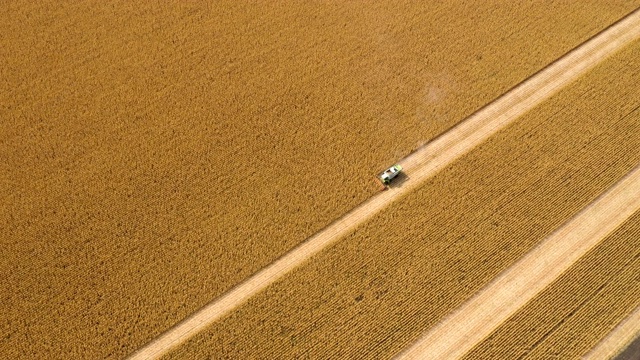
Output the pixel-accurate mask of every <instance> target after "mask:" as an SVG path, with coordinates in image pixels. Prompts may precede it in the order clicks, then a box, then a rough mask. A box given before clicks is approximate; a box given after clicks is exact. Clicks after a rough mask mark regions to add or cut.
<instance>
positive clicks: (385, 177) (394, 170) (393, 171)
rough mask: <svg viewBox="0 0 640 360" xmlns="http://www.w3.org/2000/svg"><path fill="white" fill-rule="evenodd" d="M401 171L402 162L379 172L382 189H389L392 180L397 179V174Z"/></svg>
mask: <svg viewBox="0 0 640 360" xmlns="http://www.w3.org/2000/svg"><path fill="white" fill-rule="evenodd" d="M400 172H402V166H400V164H395V165H393V166H392V167H390V168H388V169H387V170H385V171H383V172H381V173H380V174H378V180H380V183H381V184H382V186H383V189H382V190H386V189H388V188H389V184H391V181H392V180H393V179H395V178H396V176H398V175H399V174H400Z"/></svg>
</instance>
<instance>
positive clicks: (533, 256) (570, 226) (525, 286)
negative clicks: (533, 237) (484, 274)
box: [396, 166, 640, 360]
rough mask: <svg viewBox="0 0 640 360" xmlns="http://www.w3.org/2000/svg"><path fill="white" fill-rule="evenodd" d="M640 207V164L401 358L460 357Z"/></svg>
mask: <svg viewBox="0 0 640 360" xmlns="http://www.w3.org/2000/svg"><path fill="white" fill-rule="evenodd" d="M638 210H640V166H639V167H636V168H635V169H633V170H632V171H631V172H630V173H629V174H627V175H626V176H625V177H624V178H623V179H622V180H620V181H619V182H618V183H616V184H615V185H614V186H613V187H611V188H610V189H608V190H607V191H606V192H605V193H604V194H602V195H601V196H599V197H598V198H597V199H596V200H595V201H594V202H592V203H591V204H589V205H588V206H587V207H585V208H584V209H583V210H582V211H580V213H578V214H577V215H576V216H574V217H573V218H572V219H571V220H569V221H568V222H566V223H565V224H564V225H562V226H561V227H560V228H559V229H557V230H556V231H555V232H554V233H552V234H551V235H550V236H548V237H547V238H546V239H545V240H544V241H543V242H541V243H540V244H539V245H538V246H536V247H535V248H534V249H533V250H531V251H530V252H529V253H528V254H527V255H525V256H524V257H523V258H522V259H520V260H519V261H518V262H517V263H516V264H514V265H513V266H511V267H510V268H509V269H507V270H505V271H504V272H503V273H501V274H500V275H499V276H498V277H496V278H495V279H494V280H493V281H492V282H491V283H490V284H489V285H487V286H486V287H484V288H483V289H482V290H480V292H478V293H477V294H476V295H475V296H474V297H472V298H471V299H470V300H468V301H467V302H465V303H464V304H463V305H462V306H460V307H459V308H458V309H457V310H455V311H454V312H453V313H452V314H451V315H449V316H448V317H446V318H445V319H444V320H443V321H441V322H440V323H439V324H438V325H436V326H435V327H434V328H432V329H431V330H430V331H429V332H427V333H426V334H425V335H424V336H423V337H422V338H421V339H419V340H418V341H417V342H416V343H414V344H413V345H411V346H410V347H409V348H407V349H405V351H403V352H401V353H400V354H399V355H398V356H397V357H396V359H398V360H400V359H402V360H405V359H425V358H432V359H458V358H460V357H462V356H464V354H466V353H467V352H468V351H470V350H471V349H472V348H473V347H474V346H475V345H477V344H479V343H480V342H481V341H482V340H484V339H485V338H486V337H487V336H489V335H490V334H491V333H492V332H493V331H494V330H495V329H496V328H498V327H499V326H500V325H501V324H502V323H503V322H504V321H505V320H507V319H508V318H509V317H510V316H512V315H513V314H515V313H516V312H517V311H518V310H519V309H520V308H522V307H523V306H525V305H526V304H527V302H529V301H530V300H531V299H533V298H534V297H535V296H536V295H538V294H539V293H540V292H541V291H542V290H544V289H545V288H546V287H547V286H548V285H549V284H551V283H552V282H553V281H554V280H556V279H557V278H558V277H559V276H560V275H561V274H562V273H564V272H565V271H566V270H567V269H569V268H570V267H571V266H572V265H574V263H575V262H576V261H577V260H578V259H580V258H581V257H582V256H584V255H585V254H586V253H587V252H588V251H589V250H591V249H593V248H594V247H595V246H597V245H598V244H599V243H600V242H601V241H602V240H603V239H605V238H606V237H607V235H609V234H611V233H612V232H613V231H614V230H615V229H616V228H618V227H619V226H620V225H622V224H623V223H624V222H625V221H626V220H627V219H628V218H629V217H631V215H633V214H634V213H635V212H636V211H638Z"/></svg>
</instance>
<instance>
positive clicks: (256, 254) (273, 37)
mask: <svg viewBox="0 0 640 360" xmlns="http://www.w3.org/2000/svg"><path fill="white" fill-rule="evenodd" d="M636 6H637V4H635V1H622V2H619V3H617V4H616V5H615V6H612V5H611V4H610V2H597V1H594V2H583V1H581V2H580V6H575V4H573V3H571V2H566V3H565V2H556V3H552V4H536V3H529V4H525V3H513V2H511V1H504V2H492V3H484V4H483V5H482V6H478V5H473V6H470V5H469V4H468V3H463V2H460V3H450V2H445V3H443V4H441V5H436V4H430V5H429V6H428V7H425V6H424V4H419V3H414V2H404V3H402V2H401V3H398V2H386V3H380V4H377V5H370V6H368V7H362V6H361V5H353V4H352V5H349V4H344V5H341V2H336V3H315V4H306V3H304V4H302V5H300V4H289V3H279V4H263V5H258V6H249V5H247V4H245V3H241V2H237V1H229V2H224V1H223V2H218V3H217V4H216V6H213V5H211V6H207V5H206V4H202V3H194V2H189V3H187V2H181V3H166V4H162V5H157V4H152V3H147V2H141V3H137V4H135V5H133V4H132V3H131V2H128V1H122V0H120V1H112V2H109V3H104V2H99V1H88V0H85V1H73V2H62V3H61V2H53V1H48V2H47V1H40V2H33V1H13V2H11V4H8V5H7V6H2V7H1V8H0V34H2V36H0V49H2V50H1V52H2V61H3V63H2V66H0V75H1V76H0V78H1V79H2V81H0V117H1V118H2V122H1V124H0V160H1V161H0V183H2V184H3V186H2V187H0V201H1V202H2V204H3V206H2V207H1V208H0V228H2V229H3V231H2V235H3V236H2V239H1V240H0V246H2V248H3V257H2V259H0V273H1V274H2V275H3V279H5V282H4V292H3V298H2V304H3V308H2V310H3V311H2V320H1V321H0V324H1V325H0V326H1V331H2V334H3V335H4V336H3V337H2V340H0V353H2V354H3V355H5V356H7V357H11V358H19V357H20V356H25V357H30V358H51V357H56V356H57V355H59V354H65V355H66V356H67V357H70V358H104V357H109V356H112V357H122V356H124V355H125V354H128V353H130V352H131V351H133V350H135V349H136V348H138V347H139V346H141V345H142V344H144V343H146V342H147V341H148V340H149V339H151V338H153V337H155V336H156V335H157V334H158V333H160V332H162V331H164V330H165V329H167V328H169V327H170V326H172V325H173V324H175V323H176V322H177V321H179V320H181V319H183V318H184V317H186V316H187V315H189V314H191V313H192V312H193V311H195V310H196V309H198V308H200V307H201V306H202V305H204V304H205V303H207V302H208V301H210V300H211V299H213V298H215V297H216V296H218V295H219V294H221V293H223V292H224V291H226V290H227V289H229V288H230V287H231V286H233V285H234V284H236V283H237V282H238V281H240V280H242V279H244V278H245V277H246V276H248V275H250V274H252V273H254V272H255V271H256V270H257V269H259V268H261V267H262V266H264V265H265V264H268V263H270V262H272V261H273V260H274V259H275V258H277V257H278V256H279V255H280V254H282V253H283V252H284V251H286V250H288V249H290V248H291V247H293V246H294V245H296V244H298V243H299V242H301V241H303V240H304V239H306V238H307V237H308V236H309V235H311V234H313V233H315V232H316V231H317V230H319V229H320V228H322V227H323V226H325V225H326V224H328V223H329V222H330V221H331V220H333V219H335V218H336V217H338V216H340V215H341V214H343V213H344V212H345V211H347V210H349V209H351V208H352V207H353V206H354V205H356V204H358V203H359V202H361V201H362V200H363V199H365V198H366V197H367V196H369V195H370V194H371V193H372V192H373V191H374V188H373V187H372V186H370V185H369V184H370V182H371V174H373V173H375V172H376V171H377V170H379V169H380V168H383V167H384V166H385V165H388V163H391V162H393V161H395V160H396V159H397V158H400V157H402V156H404V155H406V154H407V153H409V152H410V151H411V150H412V149H413V148H415V147H416V146H418V145H419V144H421V143H423V142H424V141H427V140H429V139H431V138H432V137H433V136H435V135H437V134H438V133H440V132H442V131H443V130H445V129H447V128H448V127H450V126H451V125H453V124H454V123H456V122H457V121H459V120H460V119H462V118H464V117H465V116H466V115H468V114H469V113H470V112H472V111H474V110H475V109H477V108H478V107H480V106H482V105H484V104H485V103H486V102H487V101H488V100H491V99H493V98H495V97H497V96H498V95H499V94H501V93H503V92H504V91H505V90H506V89H508V88H510V87H511V86H513V85H514V84H515V83H517V82H519V81H521V80H523V79H525V78H526V77H528V76H529V75H531V74H532V73H534V72H535V71H537V70H539V69H540V68H542V67H543V66H545V65H546V64H548V63H549V62H550V61H552V60H554V59H556V58H558V57H560V56H561V55H562V54H564V53H565V52H566V51H568V50H569V49H570V48H572V47H574V46H576V45H578V44H580V43H581V42H582V41H584V40H586V39H588V38H589V37H590V36H592V35H594V34H595V33H597V32H598V31H600V30H602V29H603V28H605V27H606V26H608V25H609V24H611V23H613V22H614V21H615V20H617V19H619V18H621V17H622V16H623V15H625V14H627V13H628V12H630V11H631V10H633V8H634V7H636ZM470 29H473V30H474V31H469V30H470Z"/></svg>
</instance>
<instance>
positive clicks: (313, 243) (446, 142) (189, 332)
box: [129, 10, 640, 360]
mask: <svg viewBox="0 0 640 360" xmlns="http://www.w3.org/2000/svg"><path fill="white" fill-rule="evenodd" d="M639 37H640V10H636V11H634V12H633V13H631V14H629V15H628V16H626V17H625V18H623V19H622V20H620V21H618V22H617V23H615V24H614V25H612V26H610V27H609V28H607V29H606V30H604V31H602V32H601V33H599V34H598V35H596V36H594V37H593V38H591V39H590V40H588V41H586V42H585V43H583V44H582V45H580V46H579V47H577V48H575V49H574V50H572V51H571V52H569V53H567V54H566V55H565V56H563V57H562V58H560V59H558V60H557V61H555V62H554V63H552V64H550V65H549V66H547V67H546V68H545V69H543V70H541V71H540V72H538V73H537V74H535V75H534V76H532V77H530V78H529V79H527V80H526V81H524V82H522V83H520V84H519V85H518V86H516V87H514V88H513V89H511V90H510V91H509V92H507V93H505V94H504V95H503V96H501V97H500V98H498V99H497V100H495V101H493V102H492V103H490V104H489V105H487V106H485V107H484V108H482V109H480V110H479V111H478V112H476V113H474V114H473V115H471V116H470V117H468V118H467V119H465V120H464V121H462V122H461V123H459V124H458V125H456V126H454V127H453V128H452V129H450V130H449V131H447V132H446V133H444V134H442V135H441V136H439V137H437V138H436V139H434V140H433V141H431V142H430V143H428V144H426V145H425V146H424V147H422V148H420V149H419V150H417V151H416V152H414V153H413V154H411V155H409V156H407V157H406V158H404V159H402V160H400V161H399V163H400V164H401V165H402V166H403V168H404V171H405V173H406V175H407V178H406V179H405V181H403V182H402V184H400V185H399V186H394V187H392V188H390V189H389V190H387V191H385V192H382V193H380V194H378V195H376V196H374V197H372V198H371V199H370V200H368V201H366V202H364V203H363V204H361V205H360V206H358V207H357V208H355V209H354V210H352V211H350V212H349V213H347V214H346V215H344V216H343V217H342V218H340V219H338V220H336V221H335V222H333V223H332V224H330V225H329V226H327V227H326V228H325V229H323V230H322V231H320V232H318V233H316V234H315V235H314V236H312V237H310V238H309V239H307V240H306V241H305V242H304V243H302V244H300V245H298V246H297V247H295V248H294V249H292V250H291V251H290V252H288V253H287V254H285V255H283V256H282V257H280V258H279V259H278V260H276V261H275V262H273V263H272V264H270V265H269V266H267V267H265V268H263V269H262V270H260V271H258V272H257V273H255V274H254V275H252V276H251V277H249V278H247V279H246V280H245V281H243V282H242V283H240V284H238V285H237V286H235V287H234V288H232V289H231V290H229V291H228V292H227V293H225V294H223V295H222V296H220V297H218V298H217V299H215V300H213V301H212V302H211V303H209V304H208V305H206V306H204V307H203V308H202V309H200V310H198V311H197V312H195V313H194V314H192V315H191V316H189V317H188V318H186V319H184V320H183V321H181V322H180V323H178V324H176V325H175V326H173V327H172V328H170V329H168V330H167V331H166V332H164V333H163V334H161V335H160V336H158V337H156V338H155V339H153V340H151V341H150V342H149V343H147V344H146V345H145V346H143V347H142V348H140V349H138V351H136V352H135V353H134V354H132V355H131V356H130V357H129V359H131V360H134V359H135V360H137V359H157V358H159V357H161V356H162V355H164V354H166V353H167V352H169V351H170V350H171V349H173V348H174V347H176V346H178V345H180V344H181V343H183V342H184V341H185V340H187V339H189V338H190V337H192V336H193V335H195V334H196V333H198V332H200V331H202V330H203V329H205V328H206V327H207V326H209V325H210V324H212V323H213V322H215V321H217V320H218V319H220V318H222V317H223V316H225V315H227V314H229V313H230V312H231V311H232V310H233V309H235V308H236V307H238V306H239V305H241V304H243V303H244V302H245V301H247V300H248V299H249V298H251V297H252V296H253V295H255V294H257V293H258V292H260V291H261V290H263V289H265V288H266V287H267V286H269V285H270V284H272V283H274V282H275V281H277V280H278V279H280V278H281V277H283V276H284V275H285V274H287V273H289V272H290V271H291V270H293V269H294V268H296V267H298V266H300V265H301V264H303V263H304V262H305V261H306V260H308V259H309V258H311V257H312V256H314V255H315V254H317V253H319V252H320V251H322V250H323V249H325V248H327V247H328V246H330V245H331V244H333V243H335V242H336V241H338V240H339V239H340V238H342V237H344V236H346V235H348V234H349V233H350V232H352V231H354V230H355V228H356V227H357V226H359V225H360V224H362V223H364V222H365V221H367V220H368V219H370V218H371V217H372V216H373V215H375V214H376V213H378V212H379V211H381V210H382V209H384V208H385V207H386V206H387V205H388V204H389V203H391V202H393V201H396V200H398V199H399V198H400V197H401V196H403V195H406V194H408V193H409V192H411V191H413V190H414V189H415V188H417V187H418V186H419V185H420V184H421V183H422V182H424V181H425V180H426V179H428V178H429V177H431V176H433V175H434V174H435V173H437V172H438V171H440V170H442V169H443V168H445V167H446V166H448V165H450V164H451V163H452V162H453V161H455V160H456V159H458V158H459V157H461V156H462V155H464V154H465V153H467V152H469V151H470V150H471V149H473V148H474V147H475V146H477V145H479V144H480V143H482V142H483V141H485V140H486V139H487V138H489V137H490V136H492V135H493V134H495V133H496V132H498V131H499V130H501V129H503V128H504V127H506V126H508V125H509V124H510V123H512V122H513V121H514V120H516V119H517V118H518V117H519V116H521V115H523V114H524V113H526V112H527V111H529V110H530V109H532V108H533V107H535V106H536V105H538V104H540V103H541V102H543V101H544V100H545V99H547V98H548V97H550V96H551V95H553V94H555V93H556V92H558V91H559V90H560V89H561V88H563V87H564V86H566V85H567V84H569V83H570V82H572V81H573V80H575V79H576V78H578V77H579V76H581V75H582V74H584V73H585V72H587V71H588V70H589V69H591V68H593V67H594V66H595V65H597V64H598V63H600V62H601V61H603V60H604V59H606V58H607V57H608V56H610V55H612V54H614V53H615V52H616V51H618V50H620V49H622V48H623V47H624V46H625V45H627V44H629V43H630V42H632V41H633V40H635V39H637V38H639Z"/></svg>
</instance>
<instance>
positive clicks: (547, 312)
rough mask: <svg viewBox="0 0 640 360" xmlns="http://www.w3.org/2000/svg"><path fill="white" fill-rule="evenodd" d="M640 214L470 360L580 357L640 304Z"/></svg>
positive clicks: (506, 325)
mask: <svg viewBox="0 0 640 360" xmlns="http://www.w3.org/2000/svg"><path fill="white" fill-rule="evenodd" d="M638 274H640V213H636V215H635V216H633V217H632V218H630V219H629V220H628V221H627V222H626V223H625V224H624V225H623V226H622V227H620V228H619V229H618V230H617V231H616V232H615V233H613V234H612V235H610V236H609V237H607V238H606V239H605V240H604V241H603V242H602V243H601V244H600V245H599V246H598V247H596V248H595V249H593V250H592V251H591V252H589V253H588V254H587V255H585V257H583V258H582V259H580V260H579V261H578V262H577V263H576V264H575V265H574V266H573V267H572V268H571V269H570V270H569V271H567V272H566V273H565V274H563V275H562V277H560V278H559V279H558V280H557V281H555V282H554V283H553V284H552V285H551V286H549V287H548V288H547V289H545V290H544V291H543V292H542V293H541V294H540V295H539V296H537V297H536V298H535V299H533V300H532V301H531V302H530V303H529V304H527V306H525V307H523V308H522V309H521V310H520V311H518V313H516V314H515V315H514V316H512V317H511V318H510V319H509V320H508V321H506V322H505V323H504V324H503V325H502V326H500V327H499V328H498V329H497V330H496V331H495V332H494V333H493V334H492V335H491V336H490V337H489V338H487V339H486V340H485V341H484V342H482V343H480V344H479V345H478V346H477V347H476V348H475V349H473V350H472V351H471V352H469V353H468V354H467V356H465V359H497V358H500V359H548V358H550V357H558V358H562V359H569V358H571V359H573V358H578V357H580V356H582V355H584V354H585V353H586V352H588V351H589V350H590V349H591V348H593V347H594V346H595V345H596V344H597V342H598V341H599V340H600V339H601V338H603V337H604V336H605V335H606V334H607V333H608V332H609V331H611V329H612V328H613V327H615V326H616V325H617V324H618V322H620V321H621V320H623V319H624V317H625V316H626V315H627V314H628V313H629V312H631V311H633V310H634V309H635V308H636V307H637V306H639V305H640V279H639V278H638Z"/></svg>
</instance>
